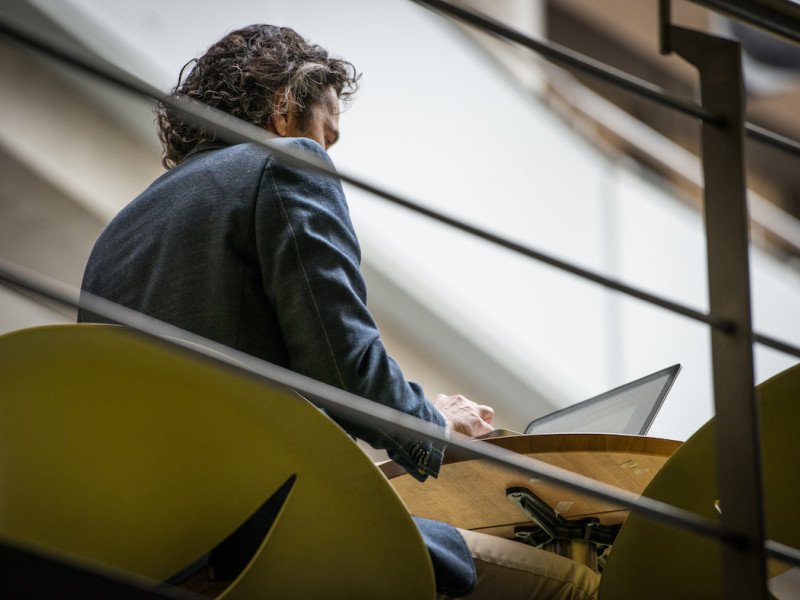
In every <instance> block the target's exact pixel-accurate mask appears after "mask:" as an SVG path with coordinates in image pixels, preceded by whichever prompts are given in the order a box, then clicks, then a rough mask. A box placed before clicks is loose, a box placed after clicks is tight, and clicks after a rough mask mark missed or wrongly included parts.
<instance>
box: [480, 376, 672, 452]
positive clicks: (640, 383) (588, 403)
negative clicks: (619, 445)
mask: <svg viewBox="0 0 800 600" xmlns="http://www.w3.org/2000/svg"><path fill="white" fill-rule="evenodd" d="M680 370H681V366H680V365H679V364H678V365H672V366H671V367H667V368H666V369H662V370H660V371H656V372H655V373H651V374H650V375H647V376H646V377H642V378H641V379H637V380H635V381H631V382H630V383H626V384H625V385H621V386H620V387H617V388H614V389H613V390H609V391H608V392H605V393H603V394H600V395H599V396H594V397H593V398H589V399H588V400H584V401H583V402H578V403H577V404H573V405H572V406H568V407H567V408H562V409H561V410H557V411H555V412H552V413H550V414H548V415H545V416H543V417H539V418H538V419H534V420H533V421H531V422H530V424H528V426H527V427H526V428H525V433H526V434H540V433H618V434H626V435H646V434H647V432H648V430H649V429H650V426H651V425H652V424H653V421H654V420H655V418H656V415H657V414H658V411H659V410H660V409H661V405H662V404H663V403H664V398H666V397H667V394H668V393H669V391H670V389H671V388H672V384H673V383H674V382H675V378H676V377H677V376H678V373H679V372H680ZM503 435H519V434H518V433H515V432H513V431H510V430H505V429H498V430H495V431H494V432H491V433H489V434H487V435H486V436H482V437H484V438H486V437H498V436H503Z"/></svg>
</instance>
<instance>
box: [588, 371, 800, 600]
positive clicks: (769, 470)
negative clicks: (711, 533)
mask: <svg viewBox="0 0 800 600" xmlns="http://www.w3.org/2000/svg"><path fill="white" fill-rule="evenodd" d="M757 392H758V398H759V401H760V403H761V421H762V456H763V484H764V503H765V507H766V510H765V513H766V531H767V537H768V538H769V539H773V540H775V541H777V542H781V543H783V544H786V545H788V546H790V547H793V548H798V547H800V520H798V519H797V516H796V513H797V507H798V506H800V485H798V483H797V478H798V474H799V473H800V449H798V444H797V433H798V431H800V366H797V367H794V368H792V369H789V370H788V371H785V372H784V373H781V374H779V375H777V376H775V377H773V378H772V379H770V380H768V381H766V382H764V383H762V384H761V385H759V386H758V389H757ZM713 435H714V421H713V419H712V420H711V421H710V422H709V423H707V424H706V425H705V426H704V427H702V428H701V429H700V430H699V431H698V432H697V433H695V434H694V435H693V436H692V437H691V438H690V439H689V440H687V441H686V442H685V443H684V444H683V445H682V446H681V447H680V448H679V449H678V450H677V451H676V452H675V454H674V455H673V456H672V457H671V458H670V459H669V460H668V461H667V463H666V464H665V465H664V467H663V468H662V469H661V470H660V471H659V472H658V474H657V475H656V476H655V477H654V478H653V480H652V481H651V482H650V484H649V485H648V487H647V488H646V489H645V491H644V495H645V496H648V497H651V498H655V499H657V500H661V501H663V502H667V503H669V504H672V505H674V506H678V507H681V508H685V509H687V510H689V511H692V512H694V513H696V514H698V515H701V516H703V517H706V518H709V519H714V520H719V513H718V510H717V507H716V501H717V499H718V498H719V496H718V495H717V491H716V480H715V475H714V473H715V469H714V458H713V457H714V448H713ZM721 510H725V506H724V505H723V506H721ZM786 568H788V567H787V566H785V565H780V564H774V563H773V564H771V571H772V574H773V575H776V574H778V573H780V572H781V571H782V570H785V569H786ZM721 582H722V567H721V556H720V547H719V544H718V543H716V542H715V541H714V540H711V539H709V538H705V537H701V536H697V535H693V534H690V533H687V532H685V531H683V530H680V529H677V528H671V527H668V526H666V525H662V524H659V523H655V522H653V521H651V520H649V519H647V518H645V517H642V516H639V515H636V514H632V515H631V516H630V517H629V518H628V520H627V521H626V522H625V524H624V525H623V527H622V529H621V531H620V533H619V535H618V536H617V539H616V542H615V543H614V546H613V547H612V549H611V553H610V556H609V559H608V563H607V564H606V568H605V570H604V572H603V577H602V580H601V582H600V590H599V594H598V597H599V598H600V599H601V600H602V599H604V598H613V599H614V600H628V599H630V600H633V599H636V600H639V599H641V598H648V599H651V600H658V599H662V598H663V599H670V600H674V599H675V598H703V599H704V600H713V599H716V598H722V593H723V592H722V586H721Z"/></svg>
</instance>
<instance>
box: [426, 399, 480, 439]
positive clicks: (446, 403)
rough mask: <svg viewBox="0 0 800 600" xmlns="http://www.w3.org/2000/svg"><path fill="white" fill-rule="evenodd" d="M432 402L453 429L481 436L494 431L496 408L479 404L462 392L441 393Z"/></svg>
mask: <svg viewBox="0 0 800 600" xmlns="http://www.w3.org/2000/svg"><path fill="white" fill-rule="evenodd" d="M432 403H433V405H434V406H435V407H436V409H437V410H438V411H439V412H440V413H442V414H443V415H444V418H445V419H447V424H448V425H449V426H450V430H451V431H457V432H458V433H463V434H464V435H469V436H472V437H479V436H481V435H484V434H486V433H489V432H490V431H494V427H492V419H493V418H494V410H493V409H492V408H491V407H490V406H484V405H483V404H477V403H475V402H473V401H472V400H469V399H467V398H465V397H464V396H462V395H461V394H456V395H455V396H445V395H444V394H439V395H437V396H436V397H435V398H434V399H433V400H432Z"/></svg>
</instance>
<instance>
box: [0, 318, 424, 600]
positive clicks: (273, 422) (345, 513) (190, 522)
mask: <svg viewBox="0 0 800 600" xmlns="http://www.w3.org/2000/svg"><path fill="white" fill-rule="evenodd" d="M292 475H295V476H296V480H295V484H294V486H293V488H292V490H291V492H290V494H289V497H288V499H287V500H286V502H285V504H284V505H283V508H282V509H281V512H280V514H279V516H278V519H277V521H276V522H275V523H274V525H273V527H272V528H271V529H270V531H269V534H268V536H267V537H266V539H265V541H264V542H263V543H262V544H261V547H260V549H259V551H258V552H257V553H256V555H255V557H254V558H253V560H252V561H251V562H250V564H249V565H248V566H247V568H246V569H245V571H244V572H243V573H242V574H241V575H240V576H239V577H238V579H237V580H236V581H235V582H234V584H233V585H231V586H230V588H228V590H226V592H224V594H223V595H225V596H226V597H230V598H248V599H250V598H253V599H254V598H259V597H273V598H282V597H299V598H304V597H321V598H324V597H351V598H362V597H364V598H378V597H379V598H425V597H430V598H432V597H433V596H434V588H435V586H434V581H433V571H432V567H431V564H430V559H429V556H428V553H427V550H426V549H425V546H424V544H423V542H422V539H421V537H420V535H419V532H418V530H417V529H416V527H415V526H414V524H413V521H412V519H411V518H410V516H409V514H408V512H407V510H406V509H405V508H404V506H403V504H402V501H401V500H400V499H399V498H398V496H397V495H396V493H395V492H394V490H393V488H392V487H391V485H389V483H388V481H386V480H385V478H384V477H383V475H382V474H381V473H380V472H379V471H378V470H377V469H376V468H375V467H374V466H373V464H372V463H371V462H370V460H369V458H368V457H367V456H366V455H365V454H364V453H363V451H362V450H361V449H360V448H358V447H357V445H356V444H355V443H354V442H353V441H352V440H351V439H350V438H349V437H348V436H347V435H346V434H345V433H344V432H343V431H342V430H341V429H340V428H339V427H338V426H337V425H336V424H334V423H333V422H332V421H331V420H330V419H328V418H327V417H326V416H325V415H324V414H323V413H322V412H320V411H319V410H318V409H316V408H315V407H314V406H312V405H311V404H309V403H308V402H306V401H305V400H304V399H302V398H300V397H299V396H297V395H296V394H293V393H291V392H288V391H286V390H281V389H278V388H277V387H272V386H268V385H265V384H264V383H263V382H262V381H258V380H256V379H255V378H253V377H249V376H247V375H243V374H241V373H240V372H238V371H236V370H234V369H231V368H228V367H225V366H221V365H219V364H216V363H215V362H213V361H211V360H209V359H205V358H200V357H197V356H195V355H192V354H191V353H188V352H186V351H183V350H179V349H175V348H173V347H168V346H167V345H165V344H161V343H158V342H155V341H153V340H150V339H145V338H143V337H141V336H139V335H136V334H133V333H132V332H130V331H129V330H126V329H124V328H121V327H114V326H106V325H60V326H51V327H41V328H34V329H28V330H22V331H19V332H14V333H11V334H7V335H5V336H3V337H0V536H2V537H4V538H6V539H9V540H20V541H23V542H25V543H26V544H33V545H37V546H43V547H46V548H52V549H56V550H59V551H61V552H66V553H70V554H72V555H76V556H78V557H83V558H85V559H88V560H91V561H94V562H100V563H103V564H107V565H109V566H111V567H113V568H115V569H122V570H124V571H126V572H131V573H135V574H138V575H141V576H145V577H149V578H152V579H155V580H164V579H166V578H168V577H170V576H172V575H174V574H175V573H177V572H179V571H180V570H182V569H184V568H185V567H187V566H188V565H189V564H191V563H192V562H193V561H196V560H197V559H199V558H200V557H202V556H203V555H204V554H205V553H207V552H208V551H209V550H211V549H212V548H213V547H215V546H216V545H217V544H219V543H220V542H221V541H223V540H224V539H225V538H226V537H227V536H228V535H229V534H230V533H232V532H233V531H234V530H235V529H236V528H237V527H238V526H239V525H241V524H242V523H243V522H244V521H245V520H246V519H247V518H248V517H250V516H251V515H252V514H253V513H254V511H256V509H258V507H260V506H261V505H262V504H263V503H264V502H265V500H267V499H268V498H269V497H270V496H271V495H272V494H273V492H275V490H277V489H278V488H279V487H280V486H281V485H282V484H283V483H284V482H286V481H287V480H288V479H289V478H290V477H291V476H292Z"/></svg>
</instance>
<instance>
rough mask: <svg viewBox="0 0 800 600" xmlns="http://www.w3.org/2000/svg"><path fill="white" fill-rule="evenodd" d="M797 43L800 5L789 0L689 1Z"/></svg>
mask: <svg viewBox="0 0 800 600" xmlns="http://www.w3.org/2000/svg"><path fill="white" fill-rule="evenodd" d="M689 1H690V2H693V3H694V4H697V5H699V6H703V7H705V8H710V9H711V10H713V11H716V12H719V13H722V14H725V15H728V16H729V17H733V18H734V19H737V20H739V21H742V22H743V23H747V24H748V25H752V26H754V27H758V28H759V29H763V30H764V31H767V32H769V33H772V34H774V35H777V36H780V37H783V38H785V39H787V40H790V41H792V42H795V43H800V5H798V4H796V3H795V2H790V1H788V0H689Z"/></svg>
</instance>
